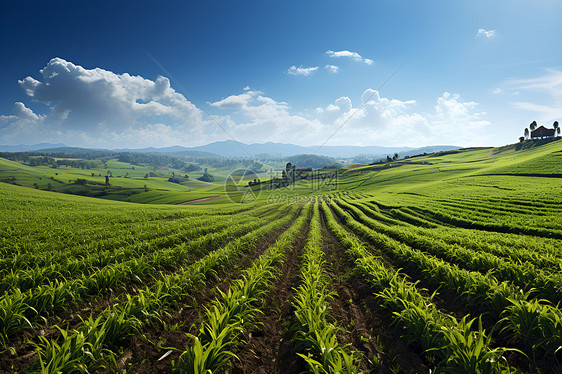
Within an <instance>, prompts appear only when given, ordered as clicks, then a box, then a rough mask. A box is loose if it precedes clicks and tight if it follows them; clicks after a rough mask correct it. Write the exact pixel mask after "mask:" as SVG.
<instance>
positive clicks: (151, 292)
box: [37, 209, 295, 370]
mask: <svg viewBox="0 0 562 374" xmlns="http://www.w3.org/2000/svg"><path fill="white" fill-rule="evenodd" d="M294 210H295V209H293V212H294ZM292 218H293V214H288V215H287V216H285V217H283V218H282V219H280V220H277V221H274V222H271V223H269V224H266V225H265V226H263V227H261V228H259V229H257V230H256V231H254V232H252V233H250V234H246V235H245V236H242V237H240V238H238V239H236V240H233V241H231V242H229V244H227V245H226V246H225V247H222V248H220V249H218V250H216V251H214V252H211V253H210V254H208V255H207V256H205V257H203V258H202V259H200V260H199V261H197V262H195V263H194V264H192V265H190V266H189V267H187V268H185V269H184V271H183V272H181V273H178V274H171V275H167V276H166V277H164V279H166V280H160V281H158V282H157V283H156V284H155V285H153V286H151V287H147V288H146V289H144V290H143V291H141V292H139V294H138V295H134V296H130V295H127V299H126V301H124V302H122V303H121V302H120V301H121V300H116V303H115V304H114V305H113V306H112V307H110V308H108V309H106V310H105V311H104V312H102V314H101V315H100V316H99V317H98V318H97V319H95V320H93V321H92V320H91V319H88V320H87V321H85V322H84V323H82V325H81V326H79V327H78V328H77V329H75V330H73V331H71V332H67V333H66V334H63V335H64V336H63V337H62V340H63V342H66V341H67V340H70V341H71V342H74V343H72V344H73V346H74V347H75V350H74V351H75V352H78V353H77V354H80V352H82V351H83V350H86V351H87V352H89V353H88V354H87V356H89V357H93V359H84V360H83V361H81V365H85V367H86V369H87V370H89V369H90V368H91V367H96V366H98V365H99V362H100V358H101V357H105V359H102V360H101V361H103V362H107V361H109V362H111V361H114V356H112V354H114V353H111V354H109V353H106V354H104V353H103V352H109V350H110V349H113V350H116V349H117V347H118V346H119V345H120V344H121V343H122V342H123V341H124V340H125V339H126V338H127V337H129V336H130V335H133V334H135V333H136V332H137V331H139V329H140V328H141V327H142V325H143V324H145V323H148V322H150V321H153V320H154V319H155V318H158V314H159V313H160V312H161V311H163V310H164V309H165V308H166V307H169V306H170V305H172V304H173V303H174V302H176V301H177V300H178V299H179V298H181V297H182V296H183V295H185V294H186V293H187V292H188V291H190V290H193V289H194V288H195V287H197V286H198V285H199V284H200V282H201V281H202V280H203V279H204V277H205V276H207V275H209V273H210V272H211V271H212V270H213V269H216V268H217V267H218V266H221V265H222V264H223V263H224V262H225V261H229V260H230V259H232V258H234V257H235V256H236V255H237V254H239V253H240V251H242V250H243V249H248V248H249V247H252V246H254V245H255V244H256V243H257V241H259V240H261V239H263V238H264V237H265V236H267V235H269V234H270V233H271V232H272V231H275V230H277V229H280V228H282V227H284V226H286V225H287V224H288V223H289V222H290V220H291V219H292ZM170 290H174V292H173V293H172V292H170V293H168V291H170ZM81 335H84V336H85V337H86V338H84V339H83V338H81ZM92 342H96V344H95V345H93V346H92V347H89V346H88V347H86V345H88V344H92ZM64 344H66V343H64ZM64 344H63V345H64ZM57 345H58V343H57V339H55V340H54V341H50V340H49V341H46V342H43V344H41V345H40V346H39V347H38V349H37V351H38V353H39V355H38V356H39V358H38V360H39V362H41V360H42V361H43V362H46V360H47V359H49V358H52V357H55V358H56V361H57V362H59V363H60V365H62V366H64V365H65V364H66V363H67V362H74V360H75V359H76V357H75V356H73V355H69V354H67V353H66V351H62V350H60V349H53V348H52V347H55V348H56V347H57ZM111 352H113V351H111ZM47 362H50V361H47Z"/></svg>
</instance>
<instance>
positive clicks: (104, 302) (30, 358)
mask: <svg viewBox="0 0 562 374" xmlns="http://www.w3.org/2000/svg"><path fill="white" fill-rule="evenodd" d="M286 214H287V212H285V213H284V214H283V215H282V217H283V216H285V215H286ZM281 232H282V231H279V232H277V233H275V234H274V235H272V238H276V237H277V236H278V235H280V233H281ZM270 240H272V239H271V238H270ZM268 242H269V240H268ZM268 245H269V244H268ZM258 247H259V248H257V249H256V251H262V250H263V249H264V248H266V247H267V246H266V247H263V245H260V246H258ZM253 253H255V252H253ZM200 257H201V256H200V255H198V256H195V257H194V258H193V259H191V260H190V261H189V263H192V262H193V261H195V260H197V258H200ZM248 261H250V262H249V263H251V261H252V260H251V259H246V260H245V262H244V263H237V262H235V263H233V264H229V266H231V268H230V270H232V271H235V269H237V268H240V266H244V264H246V263H248ZM249 263H248V264H249ZM177 270H178V269H176V270H174V271H177ZM174 271H172V270H165V271H163V273H164V274H169V273H173V272H174ZM154 282H156V278H154V279H153V278H150V277H147V279H146V282H145V283H144V284H143V285H142V286H138V285H127V286H126V287H125V288H124V289H122V290H120V291H117V292H111V293H108V294H105V295H103V296H100V297H94V298H92V299H90V300H88V301H86V302H85V303H84V304H82V305H81V306H80V309H76V308H73V309H72V310H70V311H62V312H58V313H57V314H56V315H55V316H53V317H49V318H48V319H47V321H46V323H44V324H43V325H38V326H37V327H36V328H35V329H34V330H31V331H23V332H22V333H20V334H19V335H17V336H15V337H14V338H12V342H11V344H10V346H11V347H13V348H14V349H15V351H16V355H15V356H14V355H10V354H9V353H8V352H4V353H2V354H1V355H0V373H13V372H18V371H21V370H24V369H25V368H27V367H29V366H30V365H31V364H32V363H33V362H34V361H35V360H36V359H37V354H36V352H35V349H36V346H35V345H34V344H36V343H38V342H39V336H44V337H45V338H47V339H56V338H57V337H59V336H60V331H59V330H58V329H57V328H56V327H55V326H59V327H61V328H63V329H65V330H71V329H74V328H77V327H79V326H80V325H81V323H82V318H84V319H85V318H88V317H90V316H92V317H93V318H97V317H98V316H99V315H100V314H101V313H102V312H103V311H104V310H105V309H107V308H109V307H110V306H112V305H113V304H114V302H115V298H116V297H117V296H119V295H122V294H123V295H125V294H129V295H134V294H136V293H138V291H139V289H140V288H143V287H145V286H149V285H151V284H153V283H154ZM211 288H212V287H210V288H209V290H210V289H211ZM179 320H180V321H181V319H179ZM171 323H172V324H173V323H175V322H171ZM184 348H185V347H184Z"/></svg>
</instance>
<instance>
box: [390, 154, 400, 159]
mask: <svg viewBox="0 0 562 374" xmlns="http://www.w3.org/2000/svg"><path fill="white" fill-rule="evenodd" d="M398 157H400V156H398V153H395V154H394V156H392V159H393V160H398Z"/></svg>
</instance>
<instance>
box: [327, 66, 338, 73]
mask: <svg viewBox="0 0 562 374" xmlns="http://www.w3.org/2000/svg"><path fill="white" fill-rule="evenodd" d="M324 68H325V69H326V70H328V71H329V72H330V73H334V74H335V73H337V72H338V71H339V70H340V68H339V66H336V65H326V66H324Z"/></svg>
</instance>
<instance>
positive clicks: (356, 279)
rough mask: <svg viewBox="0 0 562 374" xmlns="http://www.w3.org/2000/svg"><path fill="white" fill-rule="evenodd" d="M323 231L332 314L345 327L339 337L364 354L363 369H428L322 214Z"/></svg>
mask: <svg viewBox="0 0 562 374" xmlns="http://www.w3.org/2000/svg"><path fill="white" fill-rule="evenodd" d="M343 227H345V226H343ZM322 232H323V236H324V248H325V254H326V260H327V261H328V263H329V264H330V267H329V269H328V273H329V275H330V277H331V278H332V279H333V280H334V283H333V286H332V289H333V291H334V292H335V293H336V294H337V296H336V297H335V298H334V300H333V303H332V310H331V311H330V314H331V315H332V316H333V317H334V318H335V320H336V322H337V323H338V325H339V326H341V327H343V328H344V329H345V330H346V331H342V332H341V333H340V334H339V335H338V341H339V342H341V343H343V344H345V343H350V344H351V345H352V346H353V347H354V348H355V349H357V350H360V351H361V352H362V353H363V354H364V357H363V360H362V367H361V369H362V370H364V371H365V372H368V373H379V374H382V373H385V374H386V373H391V372H399V373H405V374H406V373H407V374H418V373H429V368H428V367H427V366H426V365H425V364H424V363H423V360H422V358H421V357H420V356H419V354H417V353H416V352H414V350H413V349H411V348H410V347H408V345H407V344H406V343H405V342H403V341H402V339H401V337H400V332H399V331H397V330H396V329H394V328H393V327H392V326H391V323H392V319H391V317H390V315H388V313H387V312H385V311H383V310H382V308H381V307H380V306H379V302H378V301H377V300H376V298H375V296H374V295H373V290H372V289H371V287H370V285H369V284H368V283H367V282H366V281H364V280H363V279H362V278H361V277H360V275H359V274H358V273H357V272H356V271H354V270H353V269H354V262H353V261H352V260H351V258H350V257H349V256H348V255H347V254H346V250H345V248H344V247H343V245H342V244H341V243H339V241H338V240H337V239H336V238H335V237H334V236H333V235H332V233H331V232H330V231H329V230H328V228H327V227H326V223H325V220H324V217H323V215H322Z"/></svg>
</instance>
